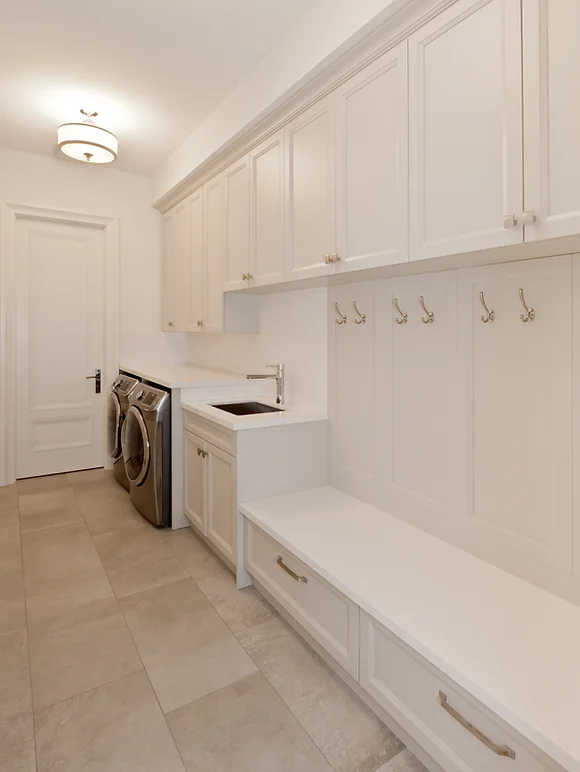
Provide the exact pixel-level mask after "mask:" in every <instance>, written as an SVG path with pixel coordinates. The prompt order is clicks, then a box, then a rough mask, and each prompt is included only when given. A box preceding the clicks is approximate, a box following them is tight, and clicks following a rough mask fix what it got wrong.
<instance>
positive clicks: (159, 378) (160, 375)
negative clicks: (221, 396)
mask: <svg viewBox="0 0 580 772" xmlns="http://www.w3.org/2000/svg"><path fill="white" fill-rule="evenodd" d="M120 369H121V370H124V371H125V372H128V373H133V374H134V375H136V376H137V377H138V378H144V379H145V380H148V381H152V382H153V383H159V384H160V385H161V386H165V387H166V388H168V389H188V388H194V387H195V386H200V385H204V386H220V385H222V384H231V383H232V382H233V381H241V382H243V383H245V382H246V376H245V375H240V374H239V373H228V372H225V371H224V370H211V369H209V368H205V367H197V366H196V365H155V364H150V365H146V364H143V363H141V364H138V365H133V366H132V365H130V364H129V363H128V362H124V363H123V364H122V365H121V368H120Z"/></svg>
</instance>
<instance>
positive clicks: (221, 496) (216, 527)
mask: <svg viewBox="0 0 580 772" xmlns="http://www.w3.org/2000/svg"><path fill="white" fill-rule="evenodd" d="M206 449H207V452H208V456H207V463H208V472H207V474H208V492H209V496H208V501H207V537H208V539H209V540H210V541H211V542H213V544H215V546H216V547H217V548H218V549H219V550H220V552H222V553H223V554H224V555H225V556H226V557H227V558H228V559H229V560H230V561H232V563H236V535H235V524H236V472H235V463H236V459H235V458H234V457H233V456H230V455H228V454H227V453H224V451H223V450H220V449H219V448H216V447H215V446H214V445H210V443H207V445H206Z"/></svg>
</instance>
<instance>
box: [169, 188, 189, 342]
mask: <svg viewBox="0 0 580 772" xmlns="http://www.w3.org/2000/svg"><path fill="white" fill-rule="evenodd" d="M189 235H190V234H189V203H188V201H184V202H183V203H181V204H178V205H177V206H176V207H175V208H174V209H172V210H171V212H168V214H167V215H166V216H165V218H164V220H163V241H164V244H163V253H164V254H163V329H164V330H166V331H167V332H182V331H186V330H188V329H189V328H190V316H191V299H190V293H189V287H190V277H191V273H190V270H191V269H190V262H189Z"/></svg>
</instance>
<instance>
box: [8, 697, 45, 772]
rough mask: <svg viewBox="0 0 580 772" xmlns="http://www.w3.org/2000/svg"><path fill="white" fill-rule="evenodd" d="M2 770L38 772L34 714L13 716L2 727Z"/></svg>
mask: <svg viewBox="0 0 580 772" xmlns="http://www.w3.org/2000/svg"><path fill="white" fill-rule="evenodd" d="M0 738H1V741H0V769H1V770H2V771H3V772H36V755H35V748H34V724H33V720H32V713H31V712H30V711H29V712H28V713H21V714H18V715H16V716H11V717H10V720H9V721H4V722H3V723H2V726H0Z"/></svg>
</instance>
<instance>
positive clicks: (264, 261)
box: [250, 132, 284, 286]
mask: <svg viewBox="0 0 580 772" xmlns="http://www.w3.org/2000/svg"><path fill="white" fill-rule="evenodd" d="M250 158H251V161H250V163H251V172H250V177H251V213H252V257H253V259H252V274H253V279H252V281H251V284H253V285H255V286H261V285H264V284H276V283H277V282H280V281H284V133H283V132H280V133H279V134H277V135H275V136H274V137H270V138H269V139H267V140H266V141H265V142H262V144H261V145H259V146H258V147H257V148H255V149H254V150H253V151H252V153H251V154H250Z"/></svg>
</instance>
